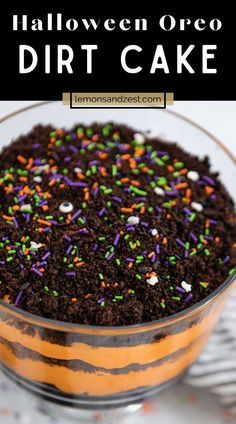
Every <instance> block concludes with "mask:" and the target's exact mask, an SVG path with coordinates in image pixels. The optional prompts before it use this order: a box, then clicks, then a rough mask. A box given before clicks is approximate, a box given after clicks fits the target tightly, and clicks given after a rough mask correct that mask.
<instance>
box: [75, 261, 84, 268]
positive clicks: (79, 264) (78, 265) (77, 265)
mask: <svg viewBox="0 0 236 424" xmlns="http://www.w3.org/2000/svg"><path fill="white" fill-rule="evenodd" d="M83 265H85V262H79V263H78V264H76V265H75V266H76V267H77V268H79V267H81V266H83Z"/></svg>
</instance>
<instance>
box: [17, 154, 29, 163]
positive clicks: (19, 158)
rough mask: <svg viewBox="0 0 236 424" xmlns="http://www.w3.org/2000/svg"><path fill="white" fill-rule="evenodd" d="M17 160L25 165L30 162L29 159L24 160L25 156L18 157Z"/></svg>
mask: <svg viewBox="0 0 236 424" xmlns="http://www.w3.org/2000/svg"><path fill="white" fill-rule="evenodd" d="M17 160H18V162H20V163H22V164H23V165H26V164H27V162H28V161H27V159H26V158H24V156H21V155H18V156H17Z"/></svg>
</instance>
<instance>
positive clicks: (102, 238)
mask: <svg viewBox="0 0 236 424" xmlns="http://www.w3.org/2000/svg"><path fill="white" fill-rule="evenodd" d="M104 240H106V237H103V236H102V237H98V241H104Z"/></svg>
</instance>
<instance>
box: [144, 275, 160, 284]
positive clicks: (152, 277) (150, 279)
mask: <svg viewBox="0 0 236 424" xmlns="http://www.w3.org/2000/svg"><path fill="white" fill-rule="evenodd" d="M146 281H147V283H148V284H149V285H150V286H155V284H156V283H158V277H157V276H156V275H152V276H151V278H148V279H147V280H146Z"/></svg>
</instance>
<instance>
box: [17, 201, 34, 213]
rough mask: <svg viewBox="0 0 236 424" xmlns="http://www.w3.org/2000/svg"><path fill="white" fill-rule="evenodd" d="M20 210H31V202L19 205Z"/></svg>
mask: <svg viewBox="0 0 236 424" xmlns="http://www.w3.org/2000/svg"><path fill="white" fill-rule="evenodd" d="M20 212H25V213H30V212H32V206H31V204H30V203H29V204H25V205H21V207H20Z"/></svg>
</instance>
